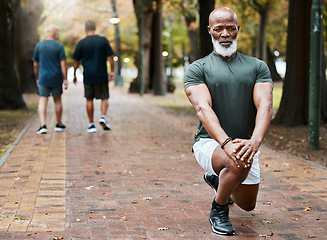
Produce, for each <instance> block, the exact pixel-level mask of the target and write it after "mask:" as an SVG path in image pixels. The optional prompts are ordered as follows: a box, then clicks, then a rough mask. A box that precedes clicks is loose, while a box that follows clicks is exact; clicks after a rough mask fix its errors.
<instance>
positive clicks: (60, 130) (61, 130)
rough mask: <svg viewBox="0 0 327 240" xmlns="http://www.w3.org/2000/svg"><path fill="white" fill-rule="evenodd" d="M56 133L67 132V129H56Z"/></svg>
mask: <svg viewBox="0 0 327 240" xmlns="http://www.w3.org/2000/svg"><path fill="white" fill-rule="evenodd" d="M54 130H55V131H56V132H63V131H65V130H66V129H65V128H55V129H54Z"/></svg>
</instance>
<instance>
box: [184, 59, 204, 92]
mask: <svg viewBox="0 0 327 240" xmlns="http://www.w3.org/2000/svg"><path fill="white" fill-rule="evenodd" d="M204 80H205V77H204V72H203V65H202V62H201V61H199V60H198V61H195V62H193V63H192V64H190V65H189V66H188V67H187V69H186V71H185V74H184V89H186V88H188V87H189V86H193V85H198V84H203V83H205V81H204Z"/></svg>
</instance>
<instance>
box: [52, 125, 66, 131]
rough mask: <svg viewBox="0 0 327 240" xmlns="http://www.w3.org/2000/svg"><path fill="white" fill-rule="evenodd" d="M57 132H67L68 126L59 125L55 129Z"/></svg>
mask: <svg viewBox="0 0 327 240" xmlns="http://www.w3.org/2000/svg"><path fill="white" fill-rule="evenodd" d="M54 130H55V131H56V132H62V131H65V130H66V126H65V125H64V124H62V123H57V124H56V127H55V129H54Z"/></svg>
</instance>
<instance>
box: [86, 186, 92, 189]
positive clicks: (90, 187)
mask: <svg viewBox="0 0 327 240" xmlns="http://www.w3.org/2000/svg"><path fill="white" fill-rule="evenodd" d="M92 188H93V186H89V187H85V189H86V190H91V189H92Z"/></svg>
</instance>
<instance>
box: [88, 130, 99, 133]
mask: <svg viewBox="0 0 327 240" xmlns="http://www.w3.org/2000/svg"><path fill="white" fill-rule="evenodd" d="M86 131H87V132H88V133H96V132H97V130H96V129H95V130H86Z"/></svg>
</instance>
